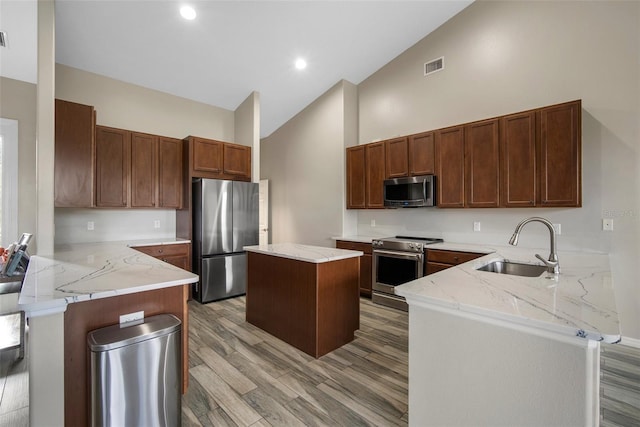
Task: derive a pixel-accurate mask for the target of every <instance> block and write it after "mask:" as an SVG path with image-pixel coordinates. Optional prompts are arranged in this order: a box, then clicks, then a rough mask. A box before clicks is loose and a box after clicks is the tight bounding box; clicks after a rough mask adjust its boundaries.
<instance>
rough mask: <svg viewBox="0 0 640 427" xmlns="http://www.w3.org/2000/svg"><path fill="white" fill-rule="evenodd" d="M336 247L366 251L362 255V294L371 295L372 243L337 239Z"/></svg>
mask: <svg viewBox="0 0 640 427" xmlns="http://www.w3.org/2000/svg"><path fill="white" fill-rule="evenodd" d="M336 248H338V249H349V250H352V251H362V252H364V255H363V256H361V257H360V295H363V296H367V297H371V291H372V284H373V282H372V279H373V271H372V270H371V269H372V268H373V256H372V246H371V243H361V242H351V241H348V240H337V241H336Z"/></svg>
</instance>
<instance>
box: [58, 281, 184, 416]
mask: <svg viewBox="0 0 640 427" xmlns="http://www.w3.org/2000/svg"><path fill="white" fill-rule="evenodd" d="M189 288H190V286H189V285H179V286H173V287H170V288H163V289H157V290H153V291H147V292H139V293H134V294H128V295H119V296H114V297H111V298H101V299H96V300H89V301H84V302H76V303H73V304H69V305H68V306H67V311H66V312H65V313H64V419H65V426H67V427H70V426H78V427H82V426H87V425H91V422H90V420H91V419H90V414H91V412H90V411H91V388H90V386H91V385H90V380H91V378H90V377H89V349H88V347H87V333H89V332H90V331H93V330H95V329H99V328H103V327H105V326H111V325H117V324H118V323H119V322H120V315H122V314H127V313H132V312H136V311H144V315H145V317H149V316H153V315H156V314H165V313H168V314H173V315H174V316H176V317H177V318H178V319H180V321H181V322H182V336H181V340H182V393H183V394H184V393H185V392H186V390H187V386H188V381H189V371H188V368H189V358H188V356H189V352H188V343H189V333H188V331H189V315H188V308H187V298H188V296H189Z"/></svg>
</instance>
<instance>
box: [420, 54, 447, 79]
mask: <svg viewBox="0 0 640 427" xmlns="http://www.w3.org/2000/svg"><path fill="white" fill-rule="evenodd" d="M443 68H444V56H441V57H440V58H438V59H434V60H433V61H429V62H426V63H425V64H424V75H425V76H428V75H429V74H433V73H435V72H437V71H440V70H442V69H443Z"/></svg>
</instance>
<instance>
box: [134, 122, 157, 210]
mask: <svg viewBox="0 0 640 427" xmlns="http://www.w3.org/2000/svg"><path fill="white" fill-rule="evenodd" d="M157 142H158V139H157V137H156V136H154V135H148V134H144V133H135V132H132V133H131V207H132V208H154V207H156V205H157V198H156V194H157V181H158V180H157V151H158V150H157Z"/></svg>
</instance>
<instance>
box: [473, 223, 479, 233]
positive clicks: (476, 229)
mask: <svg viewBox="0 0 640 427" xmlns="http://www.w3.org/2000/svg"><path fill="white" fill-rule="evenodd" d="M473 231H480V221H474V222H473Z"/></svg>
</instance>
